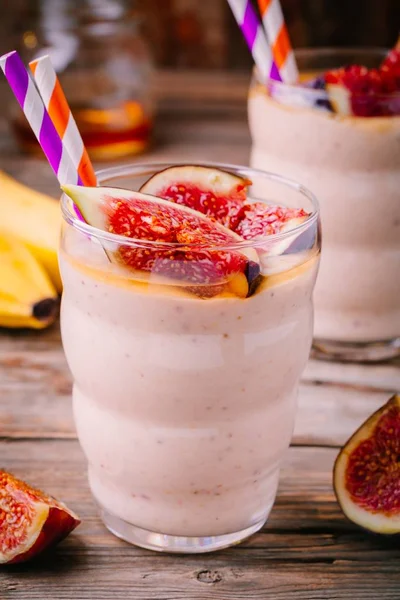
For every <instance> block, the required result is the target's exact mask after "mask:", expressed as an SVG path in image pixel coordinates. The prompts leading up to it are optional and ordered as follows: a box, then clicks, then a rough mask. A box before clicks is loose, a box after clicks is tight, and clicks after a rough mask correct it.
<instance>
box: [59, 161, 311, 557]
mask: <svg viewBox="0 0 400 600" xmlns="http://www.w3.org/2000/svg"><path fill="white" fill-rule="evenodd" d="M224 168H225V169H226V170H225V171H224V170H223V169H224ZM125 169H126V167H121V168H115V169H114V170H112V169H110V170H107V174H109V176H108V178H107V179H106V181H107V183H108V186H107V187H100V188H91V189H88V188H79V187H78V186H71V187H70V188H68V189H66V188H64V189H65V191H66V194H68V195H69V197H71V198H74V199H75V198H76V199H77V202H81V204H78V206H79V208H80V209H81V210H82V212H81V214H82V215H83V216H84V218H85V219H86V221H82V220H81V219H80V218H77V216H76V211H75V209H74V206H73V205H71V203H70V201H69V200H68V199H67V196H64V197H63V198H62V201H61V202H62V210H63V215H64V218H65V221H66V222H65V223H64V225H63V232H62V240H61V249H60V257H59V258H60V267H61V274H62V280H63V285H64V291H63V297H62V307H61V330H62V339H63V346H64V350H65V354H66V357H67V361H68V364H69V367H70V370H71V372H72V375H73V380H74V385H73V410H74V417H75V423H76V427H77V433H78V437H79V440H80V443H81V446H82V448H83V451H84V453H85V455H86V458H87V461H88V471H89V483H90V487H91V490H92V492H93V496H94V498H95V499H96V501H97V503H98V505H99V507H100V511H101V516H102V519H103V521H104V523H105V525H106V526H107V527H108V529H110V531H112V532H113V533H115V534H116V535H118V536H119V537H122V538H123V539H125V540H127V541H130V542H131V543H134V544H138V545H140V546H144V547H146V548H150V549H155V550H164V551H172V552H204V551H210V550H216V549H219V548H223V547H227V546H230V545H232V544H235V543H238V542H239V541H241V540H243V539H244V538H246V537H248V536H249V535H250V534H252V533H254V532H255V531H257V530H258V529H260V528H261V527H262V526H263V524H264V523H265V520H266V519H267V517H268V514H269V512H270V510H271V508H272V505H273V503H274V500H275V497H276V492H277V486H278V478H279V468H280V464H281V461H282V459H283V456H284V454H285V451H286V449H287V448H288V446H289V444H290V439H291V435H292V431H293V426H294V419H295V414H296V398H297V389H298V384H299V379H300V376H301V373H302V371H303V368H304V366H305V364H306V361H307V359H308V356H309V351H310V347H311V341H312V331H313V306H312V292H313V288H314V284H315V279H316V276H317V270H318V264H319V252H320V232H319V213H318V205H317V202H316V199H315V197H313V195H312V194H311V193H310V192H308V190H306V189H304V188H302V187H301V186H299V185H298V184H296V183H294V182H291V181H287V180H284V179H282V178H281V177H279V176H275V175H269V174H266V173H264V172H262V171H255V170H251V169H249V168H248V167H229V165H216V166H215V165H212V166H210V165H206V166H204V165H200V166H199V165H197V166H196V165H179V166H176V165H172V166H171V165H156V166H154V165H148V166H147V165H139V166H130V167H128V168H127V172H126V171H125ZM230 169H234V171H233V172H232V171H230ZM149 175H151V176H152V179H150V180H148V177H149ZM239 175H240V178H239ZM122 177H125V180H124V181H123V183H125V189H124V190H121V187H123V186H122V185H121V183H122V182H121V178H122ZM185 177H187V178H188V179H186V180H185V179H184V178H185ZM196 177H197V178H198V179H197V181H198V185H200V184H202V185H203V186H204V185H208V189H209V190H211V191H208V192H204V189H200V191H199V193H197V191H196V188H195V186H194V185H193V180H194V178H196ZM201 177H202V179H201V182H200V178H201ZM155 178H158V180H160V178H161V180H162V182H163V186H164V187H162V188H161V190H162V194H165V193H166V192H165V189H166V190H167V191H168V190H169V189H170V188H168V187H165V181H166V180H168V181H169V182H170V181H171V178H173V180H174V181H175V180H176V179H177V178H180V181H181V183H180V184H176V186H173V187H172V188H171V189H172V191H173V192H174V191H175V189H176V190H177V191H178V192H179V200H180V201H183V200H185V201H190V202H191V203H195V202H196V198H197V199H198V200H199V201H200V202H203V203H204V204H200V205H198V206H199V207H200V208H202V210H207V211H208V210H211V208H212V210H214V211H216V208H215V207H217V208H218V211H217V212H214V213H213V214H216V215H217V216H218V218H222V217H221V211H222V209H225V208H226V206H227V204H226V199H227V198H228V199H229V202H230V203H231V204H230V205H229V207H230V208H229V209H230V210H231V212H230V213H229V214H230V218H231V219H232V221H231V223H234V224H235V227H236V230H235V233H234V230H233V229H228V228H226V227H223V226H222V225H221V224H219V222H217V220H216V218H214V217H212V216H209V215H207V216H205V213H204V212H203V213H202V212H201V211H200V210H198V211H197V210H194V209H191V208H188V207H183V206H178V205H177V203H174V202H173V201H172V200H168V201H166V200H165V199H163V196H161V197H160V196H158V197H154V196H152V195H146V194H143V193H138V192H135V191H133V190H137V189H138V187H139V188H140V189H142V187H141V186H143V179H145V180H146V184H145V185H146V186H147V187H149V185H150V184H151V182H153V186H154V181H155ZM114 181H115V183H116V185H117V186H118V187H115V186H114V187H111V186H110V183H111V184H113V183H114ZM109 182H110V183H109ZM149 182H150V183H149ZM227 182H228V183H229V186H230V187H229V190H234V191H235V192H236V191H237V193H238V194H239V193H240V194H242V196H241V198H240V199H239V198H238V197H234V196H233V195H231V196H230V197H229V196H226V195H225V196H221V195H218V194H219V192H217V191H216V190H217V186H220V188H219V189H221V186H225V187H224V188H223V189H224V193H225V194H227V192H226V189H227V188H226V183H227ZM185 185H186V188H185ZM163 190H164V191H163ZM187 190H190V191H189V192H187ZM244 190H246V191H244ZM169 193H170V192H169V191H168V194H169ZM185 194H186V195H185ZM196 194H197V196H196ZM243 194H245V195H243ZM167 197H168V196H167ZM82 198H85V200H82ZM85 202H86V204H85ZM96 202H97V204H96ZM238 203H239V204H238ZM192 205H193V204H192ZM210 207H211V208H210ZM90 211H91V212H90ZM99 214H100V215H101V219H99V218H98V215H99ZM116 214H117V215H118V218H117V217H116V216H115V215H116ZM90 215H91V216H90ZM103 215H105V216H103ZM224 218H226V213H224ZM90 219H92V220H95V219H97V223H99V227H100V229H99V228H98V227H97V226H96V224H90V222H91V221H90ZM106 219H109V221H107V220H106ZM233 226H234V225H233V224H231V227H233ZM118 231H123V232H125V234H124V235H121V234H118ZM239 232H240V234H239ZM128 233H130V238H129V235H127V234H128ZM178 235H179V236H180V237H179V238H178ZM139 236H142V237H139ZM160 236H164V239H163V238H161V239H160ZM173 236H176V240H174V239H173ZM185 236H186V237H185ZM196 236H197V238H196ZM206 236H209V237H208V238H207V237H206ZM221 236H223V237H222V238H221ZM165 239H167V240H168V241H167V247H168V250H166V248H165V241H164V240H165ZM179 240H185V241H184V243H183V244H182V243H180V242H179ZM207 240H208V241H207ZM221 240H222V241H221ZM163 244H164V245H163ZM171 244H174V246H173V248H170V245H171Z"/></svg>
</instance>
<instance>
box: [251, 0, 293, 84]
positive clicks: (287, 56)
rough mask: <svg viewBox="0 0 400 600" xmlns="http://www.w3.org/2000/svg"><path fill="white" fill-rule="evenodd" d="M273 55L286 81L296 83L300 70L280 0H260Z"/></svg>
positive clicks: (263, 20)
mask: <svg viewBox="0 0 400 600" xmlns="http://www.w3.org/2000/svg"><path fill="white" fill-rule="evenodd" d="M258 6H259V9H260V12H261V17H262V23H263V25H264V28H265V31H266V33H267V39H268V42H269V44H270V46H271V50H272V56H273V59H274V61H275V63H276V66H277V68H278V69H279V72H280V74H281V77H282V80H283V81H284V82H285V83H295V82H296V81H297V80H298V78H299V71H298V69H297V65H296V59H295V57H294V52H293V48H292V45H291V43H290V39H289V34H288V30H287V27H286V25H285V20H284V17H283V13H282V7H281V4H280V2H279V0H258Z"/></svg>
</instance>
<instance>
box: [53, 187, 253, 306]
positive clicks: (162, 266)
mask: <svg viewBox="0 0 400 600" xmlns="http://www.w3.org/2000/svg"><path fill="white" fill-rule="evenodd" d="M63 190H64V192H65V193H66V194H67V195H68V196H69V197H70V198H72V200H73V201H74V202H75V203H76V204H77V206H78V208H79V210H80V212H81V213H82V215H83V217H84V219H85V220H86V222H87V223H89V224H90V225H92V226H94V227H97V228H98V229H102V230H104V231H107V232H110V233H114V234H119V235H121V236H124V237H127V238H131V239H134V240H138V244H137V245H134V244H131V245H124V244H123V243H122V244H121V245H120V246H119V247H117V248H116V249H113V250H110V248H108V247H107V249H106V251H107V255H108V257H109V259H110V260H111V261H112V262H115V263H117V264H119V265H121V266H123V267H125V268H128V269H130V271H131V272H147V273H152V274H153V275H157V276H161V277H162V278H164V279H165V278H167V279H168V280H171V284H180V285H182V286H185V287H186V288H190V291H191V292H195V290H197V292H198V295H199V296H202V297H212V296H214V295H216V294H219V293H220V292H221V285H225V284H226V285H227V289H228V290H237V291H238V293H237V294H236V295H239V296H240V297H246V296H248V295H250V294H251V293H253V292H254V290H255V288H256V286H257V284H258V282H259V279H260V267H259V261H258V256H257V253H256V252H255V250H253V249H252V248H243V249H240V250H239V249H237V247H238V245H240V244H242V243H243V240H242V238H241V237H240V236H238V235H237V234H236V233H234V232H233V231H230V230H229V229H227V228H225V227H223V226H222V225H221V224H219V223H217V222H216V221H214V220H213V219H209V218H208V217H206V216H205V215H203V214H201V213H199V212H198V211H195V210H192V209H190V208H187V207H185V206H179V205H176V204H173V203H172V202H169V201H167V200H163V199H161V198H156V197H154V196H150V195H148V194H142V193H139V192H134V191H132V190H123V189H119V188H106V187H96V188H94V187H93V188H91V187H81V186H73V185H69V186H63ZM139 241H140V242H142V243H139ZM146 242H150V244H148V245H147V246H146ZM152 242H153V243H154V242H161V245H160V244H158V245H156V246H155V247H154V245H153V246H152V245H151V243H152ZM163 245H164V246H163ZM235 246H236V247H235ZM230 247H234V248H233V249H230ZM236 278H237V279H239V280H240V285H235V281H234V280H235V279H236ZM236 283H238V282H236ZM243 284H245V285H243ZM234 293H235V292H234Z"/></svg>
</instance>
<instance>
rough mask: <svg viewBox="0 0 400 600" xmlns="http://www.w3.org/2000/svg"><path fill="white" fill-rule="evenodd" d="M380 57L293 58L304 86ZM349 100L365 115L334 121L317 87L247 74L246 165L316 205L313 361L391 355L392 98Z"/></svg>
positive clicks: (394, 252) (317, 53) (398, 130)
mask: <svg viewBox="0 0 400 600" xmlns="http://www.w3.org/2000/svg"><path fill="white" fill-rule="evenodd" d="M386 53H387V51H385V50H384V49H373V48H371V49H354V48H352V49H344V48H342V49H328V48H326V49H323V48H320V49H317V48H312V49H303V50H300V51H297V52H296V59H297V63H298V66H299V70H300V73H301V74H303V75H304V79H305V81H306V80H307V79H310V77H312V76H315V75H316V74H320V73H323V72H326V71H327V70H328V69H332V68H338V67H340V66H341V65H351V64H362V65H365V66H367V67H369V68H371V67H377V66H378V65H379V64H380V63H381V61H382V59H383V58H384V57H385V56H386ZM357 102H358V105H357V106H358V109H359V110H360V109H361V107H362V106H364V107H365V106H366V107H368V108H369V109H371V106H372V107H373V109H374V112H373V113H372V114H373V116H368V117H367V116H358V115H357V116H355V115H352V114H351V115H338V114H335V113H333V112H331V111H330V110H329V106H330V97H329V95H328V93H327V92H326V91H325V90H323V89H313V88H310V87H306V86H300V85H288V84H285V83H277V82H273V81H269V82H268V83H267V87H266V86H265V85H264V84H263V83H262V82H261V81H260V80H259V79H258V77H257V74H256V73H255V74H254V78H253V81H252V84H251V88H250V93H249V101H248V115H249V124H250V132H251V136H252V150H251V158H250V164H251V166H252V167H256V168H259V169H262V168H264V169H265V168H268V169H271V170H274V171H275V172H277V173H285V175H287V176H288V177H291V178H293V179H296V180H297V181H300V182H301V183H303V184H304V185H306V186H307V187H308V188H310V189H311V190H312V191H313V192H314V193H315V194H316V195H317V197H318V199H319V201H320V206H321V220H322V231H323V240H324V241H323V245H324V247H323V252H322V258H321V268H320V271H319V275H318V281H317V284H316V287H315V293H314V307H315V327H314V349H315V355H316V356H318V357H321V358H331V359H335V360H341V361H381V360H386V359H390V358H394V357H395V356H399V355H400V305H399V296H400V278H399V265H400V228H399V225H400V191H399V190H400V147H399V136H400V93H399V92H393V93H388V94H379V95H371V94H369V95H366V94H359V95H358V97H357ZM371 103H373V104H371ZM362 114H363V113H362Z"/></svg>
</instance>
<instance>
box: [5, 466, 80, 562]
mask: <svg viewBox="0 0 400 600" xmlns="http://www.w3.org/2000/svg"><path fill="white" fill-rule="evenodd" d="M79 523H80V520H79V517H78V516H77V515H76V514H75V513H73V512H72V511H71V510H70V509H69V508H67V507H66V506H65V504H63V503H62V502H59V501H58V500H56V499H55V498H52V497H51V496H48V495H47V494H44V493H43V492H41V491H40V490H36V489H34V488H32V487H31V486H30V485H28V484H27V483H25V482H24V481H21V480H20V479H17V478H16V477H14V476H13V475H11V474H10V473H7V472H6V471H1V470H0V564H10V563H19V562H26V561H27V560H30V559H31V558H33V557H34V556H37V555H38V554H39V553H40V552H42V551H43V550H45V549H46V548H48V547H49V546H52V545H54V544H56V543H58V542H60V541H61V540H62V539H64V538H65V537H66V536H67V535H68V534H69V533H71V531H72V530H73V529H75V527H77V526H78V525H79Z"/></svg>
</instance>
